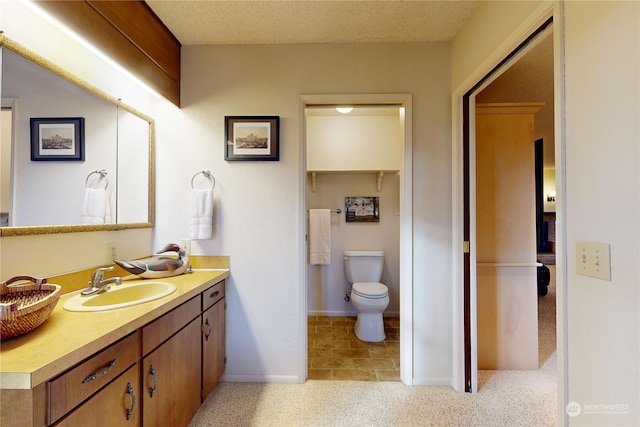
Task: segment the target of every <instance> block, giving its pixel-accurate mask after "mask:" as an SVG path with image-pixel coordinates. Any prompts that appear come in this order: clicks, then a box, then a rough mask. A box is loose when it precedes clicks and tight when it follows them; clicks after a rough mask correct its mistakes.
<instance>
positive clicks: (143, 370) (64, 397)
mask: <svg viewBox="0 0 640 427" xmlns="http://www.w3.org/2000/svg"><path fill="white" fill-rule="evenodd" d="M225 313H226V309H225V281H224V280H221V281H220V282H218V283H216V284H215V285H213V286H211V287H209V288H208V289H207V290H206V291H204V292H201V293H200V294H197V295H196V296H194V297H193V298H191V299H190V300H188V301H186V302H185V303H183V304H181V305H179V306H178V307H176V308H174V309H173V310H171V311H169V312H168V313H166V314H164V315H162V316H160V317H158V318H157V319H155V320H153V321H151V322H150V323H148V324H146V325H145V326H143V327H141V328H139V329H137V330H136V331H134V332H132V333H130V334H129V335H127V336H126V337H124V338H122V339H120V340H118V341H117V342H115V343H113V344H111V345H109V346H107V347H105V348H104V349H102V350H100V351H98V352H97V353H95V354H93V355H92V356H90V357H88V358H87V359H86V360H84V361H82V362H81V363H79V364H77V365H75V366H73V367H70V368H69V369H67V370H65V371H64V372H62V373H61V374H60V375H57V376H55V377H53V378H51V379H50V380H48V381H46V382H45V383H42V384H40V385H38V386H37V387H35V388H33V389H25V390H2V401H0V403H1V407H2V413H1V414H0V415H1V417H0V424H2V425H4V424H7V425H11V426H36V425H37V426H41V425H47V426H90V425H101V426H102V425H104V426H123V427H126V426H132V427H133V426H165V425H166V426H186V425H188V424H189V422H190V421H191V419H192V418H193V416H194V415H195V414H196V412H197V411H198V409H199V408H200V405H201V403H202V401H204V399H205V398H206V397H207V395H208V394H209V392H210V391H211V390H212V389H213V387H214V386H215V385H216V383H217V382H218V380H219V378H220V376H221V375H222V373H223V372H224V367H225V344H226V341H225Z"/></svg>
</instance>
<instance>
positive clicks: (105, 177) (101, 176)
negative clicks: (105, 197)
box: [84, 169, 109, 190]
mask: <svg viewBox="0 0 640 427" xmlns="http://www.w3.org/2000/svg"><path fill="white" fill-rule="evenodd" d="M96 173H97V174H98V175H100V177H99V178H98V180H101V179H102V178H104V179H105V181H106V184H105V185H104V189H105V190H106V189H107V187H108V186H109V178H107V171H106V170H105V169H101V170H99V171H98V170H96V171H93V172H89V175H87V179H85V180H84V186H85V188H89V178H91V175H93V174H96Z"/></svg>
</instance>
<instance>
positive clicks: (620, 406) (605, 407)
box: [565, 402, 629, 417]
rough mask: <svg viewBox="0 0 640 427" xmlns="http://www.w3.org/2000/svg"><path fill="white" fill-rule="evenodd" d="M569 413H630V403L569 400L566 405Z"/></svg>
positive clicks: (576, 414)
mask: <svg viewBox="0 0 640 427" xmlns="http://www.w3.org/2000/svg"><path fill="white" fill-rule="evenodd" d="M565 411H566V412H567V415H569V416H570V417H577V416H578V415H580V414H582V415H587V414H598V415H627V414H628V413H629V404H628V403H583V404H580V403H577V402H569V403H567V406H566V407H565Z"/></svg>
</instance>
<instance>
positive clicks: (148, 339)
mask: <svg viewBox="0 0 640 427" xmlns="http://www.w3.org/2000/svg"><path fill="white" fill-rule="evenodd" d="M199 315H200V297H198V296H195V297H193V298H191V299H190V300H189V301H187V302H185V303H184V304H182V305H180V306H178V307H176V308H174V309H173V310H171V311H170V312H168V313H167V314H165V315H164V316H162V317H160V318H158V319H156V320H154V321H153V322H151V323H149V324H148V325H147V326H145V327H144V328H142V356H143V357H144V356H146V355H147V354H148V353H149V352H151V351H152V350H153V349H154V348H156V347H157V346H159V345H160V344H162V343H163V342H164V341H166V340H167V339H168V338H169V337H171V336H172V335H173V334H175V333H176V332H178V331H179V330H180V329H182V328H183V327H184V326H185V325H186V324H187V323H189V322H191V321H192V320H193V319H195V318H196V317H198V316H199Z"/></svg>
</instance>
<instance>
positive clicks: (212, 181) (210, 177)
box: [191, 171, 216, 190]
mask: <svg viewBox="0 0 640 427" xmlns="http://www.w3.org/2000/svg"><path fill="white" fill-rule="evenodd" d="M200 174H202V175H204V176H205V178H207V179H208V180H209V181H211V189H212V190H213V189H214V188H216V179H215V178H214V177H213V174H212V173H211V172H210V171H200V172H196V173H195V174H194V175H193V176H192V177H191V188H195V187H194V186H193V181H194V180H195V179H196V177H197V176H198V175H200Z"/></svg>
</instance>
